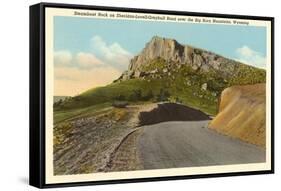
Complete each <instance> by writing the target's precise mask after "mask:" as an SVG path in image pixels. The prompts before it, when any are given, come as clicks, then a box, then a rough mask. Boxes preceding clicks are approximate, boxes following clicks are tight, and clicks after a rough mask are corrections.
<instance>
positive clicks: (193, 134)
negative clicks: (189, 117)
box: [137, 121, 265, 169]
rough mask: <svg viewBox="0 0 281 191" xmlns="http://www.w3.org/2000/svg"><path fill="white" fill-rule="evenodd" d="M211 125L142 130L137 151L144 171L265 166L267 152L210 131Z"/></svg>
mask: <svg viewBox="0 0 281 191" xmlns="http://www.w3.org/2000/svg"><path fill="white" fill-rule="evenodd" d="M207 123H208V121H194V122H186V121H185V122H179V121H176V122H175V121H174V122H164V123H158V124H155V125H147V126H143V134H142V135H141V136H140V137H139V140H138V143H137V149H138V153H139V157H140V159H141V161H142V163H143V166H144V169H161V168H176V167H190V166H207V165H226V164H242V163H258V162H265V150H263V149H261V148H258V147H256V146H254V145H251V144H247V143H244V142H241V141H239V140H237V139H232V138H230V137H227V136H224V135H221V134H218V133H216V132H215V131H213V130H210V129H208V128H207Z"/></svg>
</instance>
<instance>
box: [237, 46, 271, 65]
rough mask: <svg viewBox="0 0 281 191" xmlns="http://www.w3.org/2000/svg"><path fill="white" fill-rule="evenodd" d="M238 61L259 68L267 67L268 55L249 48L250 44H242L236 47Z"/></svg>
mask: <svg viewBox="0 0 281 191" xmlns="http://www.w3.org/2000/svg"><path fill="white" fill-rule="evenodd" d="M236 54H237V59H236V60H238V61H240V62H242V63H245V64H248V65H251V66H255V67H258V68H266V57H264V56H263V55H262V54H261V53H259V52H257V51H255V50H253V49H251V48H249V47H248V46H245V45H244V46H242V47H240V48H238V49H236Z"/></svg>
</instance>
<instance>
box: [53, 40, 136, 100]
mask: <svg viewBox="0 0 281 191" xmlns="http://www.w3.org/2000/svg"><path fill="white" fill-rule="evenodd" d="M91 47H92V52H90V51H89V52H78V53H76V54H72V53H71V52H70V51H67V50H61V51H56V52H55V53H54V66H55V71H54V73H55V95H70V96H73V95H77V94H78V93H82V92H83V91H86V90H88V89H90V88H94V87H97V86H104V85H107V84H109V83H111V82H112V81H113V80H115V79H117V78H118V77H120V75H121V73H122V72H123V71H124V70H125V69H127V67H128V64H129V61H130V59H131V58H132V57H133V56H132V54H131V53H129V52H128V51H127V50H125V49H124V48H123V47H122V46H121V45H119V44H118V43H116V42H115V43H112V44H110V45H107V44H106V42H105V41H104V40H103V39H102V38H101V37H99V36H94V37H93V38H92V39H91Z"/></svg>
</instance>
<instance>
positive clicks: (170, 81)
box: [55, 59, 265, 115]
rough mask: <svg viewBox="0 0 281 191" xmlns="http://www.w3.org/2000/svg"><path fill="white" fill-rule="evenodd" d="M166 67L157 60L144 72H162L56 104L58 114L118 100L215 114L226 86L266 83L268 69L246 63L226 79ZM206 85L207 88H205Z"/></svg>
mask: <svg viewBox="0 0 281 191" xmlns="http://www.w3.org/2000/svg"><path fill="white" fill-rule="evenodd" d="M165 67H167V63H165V61H164V60H163V59H156V60H153V61H152V62H151V63H149V64H148V65H146V66H145V67H144V68H143V69H142V71H143V72H144V73H146V72H149V71H152V70H155V69H158V72H157V73H154V74H149V73H146V75H144V76H142V78H138V79H129V80H126V81H117V82H115V83H112V84H110V85H107V86H104V87H98V88H94V89H90V90H88V91H86V92H84V93H82V94H80V95H79V96H76V97H73V98H70V99H67V100H65V101H64V102H62V103H61V104H59V105H56V106H55V111H61V110H71V109H78V108H84V107H89V106H93V105H96V104H100V103H113V102H114V101H116V100H120V101H128V102H129V103H131V104H133V103H139V102H159V101H174V102H175V101H176V102H181V103H183V104H185V105H188V106H191V107H195V108H197V109H200V110H202V111H204V112H206V113H208V114H211V115H214V114H216V112H217V105H218V104H217V103H218V97H219V95H220V93H221V91H222V90H223V89H225V88H226V87H229V86H233V85H244V84H255V83H261V82H265V71H264V70H262V69H257V68H254V67H251V66H247V65H244V64H236V65H235V67H236V68H235V70H234V72H233V73H232V75H230V76H222V75H221V74H220V73H219V72H216V71H215V70H210V71H208V72H205V71H195V70H193V69H192V68H191V67H190V66H187V65H181V66H179V67H173V68H172V69H169V70H168V72H167V71H163V69H164V68H165ZM203 84H205V85H206V86H207V88H202V85H203Z"/></svg>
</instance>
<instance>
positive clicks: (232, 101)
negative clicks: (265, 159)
mask: <svg viewBox="0 0 281 191" xmlns="http://www.w3.org/2000/svg"><path fill="white" fill-rule="evenodd" d="M265 96H266V91H265V84H264V83H262V84H255V85H245V86H233V87H230V88H227V89H225V90H224V91H223V92H222V94H221V99H220V105H219V113H218V115H217V116H216V117H215V118H214V119H213V120H212V121H211V123H210V124H209V128H211V129H214V130H216V131H217V132H220V133H222V134H225V135H228V136H231V137H234V138H239V139H241V140H243V141H246V142H249V143H252V144H255V145H258V146H261V147H265V140H266V138H265V137H266V136H265V135H266V129H265V127H266V124H265V122H266V115H265V114H266V107H265V103H266V99H265V98H266V97H265Z"/></svg>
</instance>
